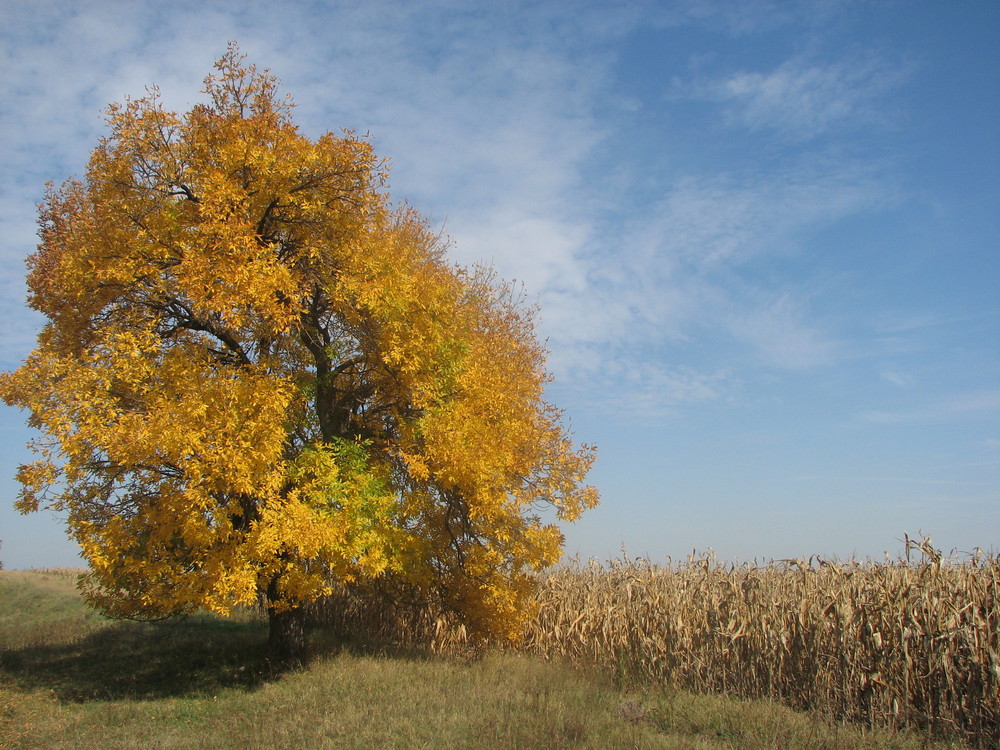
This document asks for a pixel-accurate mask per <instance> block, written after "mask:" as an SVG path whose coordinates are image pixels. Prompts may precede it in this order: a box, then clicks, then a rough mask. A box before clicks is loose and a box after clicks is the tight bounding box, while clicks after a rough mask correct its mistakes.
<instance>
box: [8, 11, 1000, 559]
mask: <svg viewBox="0 0 1000 750" xmlns="http://www.w3.org/2000/svg"><path fill="white" fill-rule="evenodd" d="M237 6H239V9H238V10H237V9H236V8H237ZM230 40H235V41H237V42H238V43H239V45H240V48H241V49H242V51H243V52H244V53H246V55H247V59H248V62H252V63H254V64H256V65H258V66H259V67H262V68H263V67H266V68H269V69H270V70H271V71H272V72H273V73H274V74H275V75H277V76H278V77H279V78H280V79H281V81H282V87H283V90H284V91H287V92H289V93H290V94H291V95H292V96H293V98H294V101H295V102H296V104H297V107H296V110H295V118H296V121H297V123H298V124H299V126H300V128H301V130H302V131H303V132H304V133H305V134H307V135H309V136H310V137H318V136H319V135H321V134H322V133H325V132H327V131H331V130H332V131H340V130H341V129H351V130H354V131H356V132H357V133H359V134H368V135H369V136H370V137H371V139H372V142H373V143H374V145H375V148H376V150H377V152H378V153H379V154H380V155H381V156H384V157H387V158H388V159H390V161H391V165H392V176H391V180H390V193H391V195H392V197H393V199H394V200H396V201H403V200H405V201H407V202H408V203H409V204H410V205H411V206H413V207H414V208H416V209H417V210H418V211H420V212H421V213H422V214H423V215H424V216H425V217H427V218H428V220H429V221H430V222H431V224H432V225H433V226H435V227H439V228H441V229H442V230H443V231H444V232H445V233H446V234H447V235H448V236H450V237H451V239H452V240H453V247H452V250H451V257H452V258H453V259H454V261H455V262H456V263H460V264H464V265H472V264H474V263H488V264H492V265H493V266H494V267H495V268H496V269H497V271H498V272H499V274H500V276H502V277H504V278H507V279H516V280H518V281H519V282H520V283H522V284H523V286H524V290H525V293H526V294H527V296H528V298H529V299H530V300H532V301H537V303H538V305H539V307H540V315H539V330H538V332H539V336H540V337H542V338H543V339H545V340H546V341H547V347H548V349H549V352H550V355H549V360H548V364H549V368H550V370H551V371H552V373H553V375H554V378H555V379H554V382H553V383H552V385H551V386H550V387H549V390H548V399H549V400H550V401H551V402H553V403H555V404H556V405H558V406H559V407H561V408H562V409H564V410H565V415H566V420H567V422H568V423H569V424H570V425H571V428H572V431H573V433H574V436H575V439H576V440H577V441H578V442H582V443H593V444H596V445H597V447H598V450H599V458H598V460H597V463H596V464H595V466H594V469H593V471H592V472H591V475H590V481H591V482H592V483H593V484H595V485H596V486H597V487H598V489H599V490H600V491H601V495H602V503H601V505H600V506H599V507H598V508H597V509H595V510H593V511H590V512H589V513H587V514H585V515H584V517H583V518H582V519H581V520H580V521H578V522H577V523H575V524H571V525H568V526H566V527H565V528H564V533H565V536H566V547H565V548H566V553H567V555H569V556H578V557H580V558H583V559H588V558H596V559H598V560H607V559H612V558H618V557H619V556H621V555H622V554H625V555H627V556H630V557H637V556H646V557H649V558H650V559H652V560H653V561H665V560H667V559H668V558H669V559H673V560H678V559H683V558H684V557H685V556H687V555H689V554H691V553H692V552H693V551H698V552H699V553H702V552H707V551H709V550H711V551H713V552H714V553H715V554H716V555H717V556H718V557H719V558H720V559H723V560H736V559H738V560H743V561H749V560H759V561H766V560H769V559H780V558H789V557H800V556H809V555H814V554H815V555H820V556H822V557H824V558H838V559H847V558H851V557H856V558H862V559H863V558H881V557H882V555H883V554H884V553H886V552H888V553H889V554H891V555H893V556H895V555H897V554H899V553H901V552H902V548H903V544H902V541H901V540H902V539H903V535H904V534H909V535H910V536H911V537H913V536H916V535H918V534H919V533H921V532H922V533H924V534H927V535H930V536H931V537H932V538H933V540H934V543H935V545H936V546H938V547H939V548H942V549H944V550H945V551H946V552H947V551H950V550H956V551H959V552H967V551H971V550H972V549H974V548H975V547H980V548H982V549H984V550H986V551H993V552H1000V283H998V281H1000V41H998V40H1000V3H997V2H995V1H994V0H988V1H979V2H977V1H975V0H963V1H962V2H952V1H950V0H949V1H944V0H942V1H938V2H935V1H934V0H923V1H922V2H908V1H902V0H900V1H899V2H893V1H892V0H884V1H882V2H851V1H849V0H813V1H810V2H795V1H794V0H787V1H785V2H769V1H767V0H705V1H699V0H662V1H660V2H614V1H611V0H604V1H601V2H588V1H587V0H579V1H569V0H552V1H550V0H535V1H534V2H503V1H502V0H498V1H495V2H486V1H485V0H484V1H481V2H471V1H470V2H466V1H463V0H435V1H428V2H403V1H401V0H400V1H399V2H390V1H388V0H386V1H384V2H383V1H381V0H370V1H369V2H355V1H351V2H296V1H295V0H292V1H289V2H280V3H279V2H266V3H258V2H248V3H240V4H236V3H228V2H213V1H212V0H209V1H206V0H198V1H197V2H189V1H187V0H178V1H176V2H171V3H161V2H144V1H136V2H115V1H114V0H102V1H101V2H87V1H85V0H81V1H78V2H73V3H68V2H46V1H45V0H30V1H28V2H24V1H21V0H3V1H2V2H0V66H2V69H0V72H2V75H0V143H2V144H3V145H2V147H0V321H2V323H0V370H10V369H14V368H16V367H17V366H18V365H19V363H20V362H21V361H22V360H23V358H24V357H25V356H26V355H27V354H28V352H29V351H30V350H31V349H32V348H33V345H34V340H35V336H36V335H37V333H38V330H39V327H40V324H41V319H40V317H39V316H38V315H37V314H35V313H33V312H32V311H30V310H28V309H27V308H26V307H25V305H24V300H25V294H26V292H25V287H24V273H25V268H24V258H25V257H26V256H27V255H28V254H30V253H31V252H33V251H34V249H35V245H36V242H37V238H36V236H35V230H36V208H35V204H36V203H37V202H38V201H39V200H40V199H41V197H42V193H43V189H44V184H45V182H46V181H49V180H51V181H53V182H55V183H57V184H58V183H60V182H62V181H63V180H65V179H67V178H68V177H71V176H74V175H75V176H81V175H82V174H83V171H84V167H85V164H86V161H87V158H88V156H89V153H90V151H91V149H92V148H93V147H94V146H95V145H96V143H97V141H98V139H99V138H100V137H101V136H102V135H103V134H104V133H105V123H104V120H103V111H104V109H105V107H106V106H107V105H108V104H109V103H111V102H119V101H123V100H124V98H125V97H127V96H131V97H139V96H142V95H143V94H144V93H145V87H146V86H148V85H150V84H156V85H157V86H158V87H159V88H160V91H161V93H162V97H163V100H164V103H165V105H166V106H167V107H168V108H170V109H174V110H176V111H181V112H183V111H187V110H188V109H189V108H190V107H191V106H192V105H193V104H195V103H197V102H199V101H201V100H202V94H201V93H200V92H201V89H202V86H203V79H204V77H205V76H206V75H207V74H208V73H210V72H211V71H212V63H213V61H214V60H216V59H217V58H219V57H220V56H221V55H222V54H223V53H224V52H225V50H226V45H227V42H229V41H230ZM24 418H25V415H24V414H22V413H21V412H19V411H18V410H16V409H13V408H10V407H7V406H5V405H2V404H0V540H2V547H0V561H2V563H3V565H4V567H6V568H8V569H23V568H31V567H47V566H71V565H80V564H81V561H80V560H79V558H78V557H77V553H76V548H75V546H74V545H73V544H72V543H71V542H70V541H68V539H67V537H66V534H65V530H64V527H63V526H62V523H61V521H60V519H59V518H57V517H54V516H53V515H52V514H50V513H45V512H43V513H38V514H33V515H30V516H21V515H19V514H18V513H17V512H16V511H14V510H13V508H12V505H11V504H12V502H13V500H14V499H15V498H16V495H17V484H16V482H15V481H14V478H13V477H14V474H15V472H16V470H17V466H18V465H19V464H20V463H24V462H26V461H29V460H31V453H30V452H29V451H28V449H27V448H26V447H25V443H26V442H27V441H28V440H29V439H30V437H31V435H30V433H29V431H28V429H27V428H26V427H25V425H24Z"/></svg>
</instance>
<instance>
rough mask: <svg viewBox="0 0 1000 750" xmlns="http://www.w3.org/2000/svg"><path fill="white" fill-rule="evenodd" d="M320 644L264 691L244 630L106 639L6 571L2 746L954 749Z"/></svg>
mask: <svg viewBox="0 0 1000 750" xmlns="http://www.w3.org/2000/svg"><path fill="white" fill-rule="evenodd" d="M318 635H319V636H320V637H318V638H317V639H316V640H317V648H316V656H315V658H314V659H313V661H312V662H311V663H310V665H309V666H308V667H307V668H305V669H302V670H299V671H295V672H290V673H285V674H274V673H273V672H272V671H271V670H270V669H269V668H268V664H267V662H266V659H265V656H264V654H265V651H264V645H265V640H266V632H265V627H264V625H263V623H260V622H257V621H254V620H253V619H252V618H245V619H244V620H242V621H234V620H222V619H219V618H215V617H210V616H198V617H192V618H188V619H187V620H184V621H182V622H179V623H171V624H163V625H140V624H137V623H111V622H108V621H106V620H103V619H102V618H100V617H99V616H97V615H96V614H94V613H93V612H90V611H89V610H88V609H87V608H86V607H85V606H84V605H83V603H82V601H81V600H80V598H79V596H78V595H77V594H76V592H75V590H74V587H73V579H72V577H71V576H69V575H67V574H65V573H37V572H32V573H16V572H0V747H5V748H6V747H10V748H50V747H52V748H59V747H65V748H74V749H80V750H86V749H87V748H112V749H113V748H142V749H143V750H151V749H153V748H202V747H213V748H366V749H368V748H491V749H493V748H497V749H500V750H502V749H503V748H630V749H631V748H637V747H638V748H690V749H692V750H693V749H695V748H733V749H746V750H751V749H757V748H760V749H763V748H789V749H790V750H795V749H796V748H801V749H805V748H809V749H813V748H828V749H830V750H841V749H842V750H853V749H854V748H873V749H885V750H888V749H889V748H899V750H905V749H906V748H932V747H933V748H945V747H960V745H957V744H955V745H948V744H943V743H941V744H936V745H935V744H929V743H928V744H923V742H922V738H920V737H913V736H904V735H892V734H889V733H879V734H864V733H861V732H859V731H857V730H855V729H852V728H845V727H838V726H836V725H833V724H830V723H827V722H823V721H821V720H820V719H818V718H816V717H812V716H808V715H805V714H800V713H795V712H792V711H790V710H788V709H786V708H783V707H781V706H777V705H775V704H771V703H764V702H760V703H754V702H741V701H736V700H732V699H729V698H726V697H724V696H696V695H691V694H688V693H684V692H679V691H675V690H670V689H666V688H657V687H652V686H642V685H633V686H623V685H619V684H615V682H614V681H612V680H610V679H608V678H604V677H601V676H598V675H596V674H587V673H585V672H581V671H580V670H577V669H573V668H571V667H569V666H566V665H561V664H554V663H547V662H542V661H539V660H536V659H532V658H529V657H526V656H522V655H517V654H497V653H491V654H487V655H485V656H482V657H477V658H445V657H434V656H430V655H428V654H424V653H420V652H414V651H410V652H401V651H399V650H394V649H391V648H384V649H377V648H365V649H360V648H357V647H355V648H347V647H345V646H340V645H338V644H337V643H335V642H333V640H332V639H329V638H324V637H322V635H321V634H318Z"/></svg>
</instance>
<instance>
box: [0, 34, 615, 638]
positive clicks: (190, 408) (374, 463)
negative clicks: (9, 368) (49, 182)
mask: <svg viewBox="0 0 1000 750" xmlns="http://www.w3.org/2000/svg"><path fill="white" fill-rule="evenodd" d="M216 68H217V72H216V73H215V74H214V75H212V76H209V77H208V78H207V79H206V93H207V94H208V97H209V102H210V103H208V104H204V105H198V106H196V107H194V108H193V109H192V110H191V111H190V112H188V113H186V114H184V115H179V114H176V113H173V112H168V111H166V110H165V109H164V108H163V106H162V104H161V102H160V100H159V97H158V94H157V92H156V90H155V89H153V90H152V91H151V93H150V94H149V95H148V96H147V97H144V98H141V99H136V100H129V101H126V102H125V103H124V104H122V105H115V106H112V107H111V108H110V109H109V111H108V125H109V128H110V134H109V135H108V137H107V138H105V139H103V140H102V141H101V142H100V143H99V145H98V146H97V148H96V149H95V150H94V152H93V154H92V156H91V159H90V162H89V165H88V168H87V173H86V176H85V177H84V179H83V180H80V181H73V180H71V181H67V182H66V183H65V184H64V185H62V186H61V187H59V188H54V187H51V186H50V187H49V189H48V191H47V194H46V198H45V201H44V203H43V204H42V207H41V210H40V218H39V223H40V236H41V243H40V245H39V248H38V251H37V252H36V253H35V254H34V255H32V256H31V257H30V258H29V260H28V267H29V274H28V285H29V290H30V297H29V304H30V305H31V306H32V307H34V308H35V309H37V310H39V311H40V312H42V313H43V314H44V315H45V316H46V318H47V320H48V322H47V324H46V326H45V328H44V330H43V331H42V332H41V334H40V335H39V339H38V346H37V348H36V349H35V351H34V352H32V354H31V355H30V356H29V357H28V358H27V360H26V361H25V363H24V364H23V366H22V367H21V368H20V369H18V370H17V371H16V372H13V373H4V374H3V377H2V380H0V396H2V397H3V399H4V400H5V401H6V402H7V403H8V404H12V405H15V406H19V407H22V408H25V409H27V410H28V411H29V413H30V423H31V424H32V425H33V426H35V427H37V428H38V429H39V430H40V432H41V434H42V435H43V437H42V438H41V439H40V440H39V441H37V442H36V443H35V444H34V449H35V450H36V451H37V452H38V453H39V456H40V458H39V460H38V461H36V462H34V463H31V464H28V465H26V466H24V467H22V469H21V471H20V474H19V476H18V478H19V480H20V482H21V483H22V485H23V492H22V496H21V499H20V500H19V504H18V507H19V508H20V509H21V510H22V511H30V510H35V509H37V508H39V507H56V508H61V509H65V510H66V511H68V519H69V526H70V530H71V532H72V534H73V535H74V537H75V538H76V539H77V541H78V542H79V543H80V544H81V546H82V548H83V550H84V554H85V555H86V557H87V558H88V560H89V561H90V564H91V573H90V576H89V579H88V582H87V584H86V590H87V593H88V595H89V596H90V598H91V600H92V601H93V602H95V603H96V604H98V605H100V606H101V607H103V608H104V609H106V610H107V611H109V612H111V613H113V614H118V615H127V616H137V615H144V616H160V615H167V614H171V613H177V612H184V611H190V610H193V609H196V608H199V607H208V608H210V609H214V610H216V611H219V612H227V611H228V610H229V609H230V608H231V607H233V606H234V605H237V604H242V603H247V602H250V601H253V600H255V599H256V598H257V597H258V596H259V595H262V594H263V595H266V596H267V597H268V598H269V600H270V605H271V607H272V609H273V610H274V611H276V612H277V611H281V610H284V609H288V608H294V607H296V606H298V605H300V604H302V603H305V602H308V601H311V600H313V599H315V598H316V597H318V596H321V595H323V594H324V593H327V592H329V590H330V586H331V584H333V583H344V582H347V583H351V582H354V581H367V582H369V583H370V582H372V581H376V580H377V581H380V582H381V584H382V588H383V589H393V588H402V589H404V590H406V591H408V592H414V591H417V592H423V593H424V594H429V593H431V592H444V593H443V594H441V597H442V599H443V600H444V602H445V603H446V604H447V605H448V606H450V607H452V608H453V609H455V610H456V611H458V612H460V613H462V614H463V615H464V616H465V617H466V619H467V621H468V622H469V623H471V624H472V625H473V626H474V627H475V628H479V629H481V630H484V631H488V632H493V633H500V634H512V633H516V632H518V631H519V629H520V626H521V623H522V620H523V616H524V607H525V602H526V600H527V597H528V595H529V593H530V585H529V578H528V576H527V572H528V571H530V570H537V569H540V568H542V567H545V566H546V565H550V564H552V563H553V562H554V561H555V560H556V559H557V558H558V556H559V552H560V548H561V544H562V536H561V534H560V533H559V531H558V529H556V528H554V527H551V526H547V525H544V524H543V523H542V522H541V521H540V520H539V519H538V518H537V517H536V516H535V514H534V511H533V508H535V507H537V506H539V505H549V506H551V507H554V508H555V510H556V512H557V514H558V515H559V517H560V518H561V519H563V520H573V519H575V518H576V517H577V516H578V515H579V514H580V513H581V512H582V511H583V510H585V509H586V508H589V507H592V506H593V505H595V504H596V502H597V494H596V492H595V490H594V489H593V488H591V487H587V486H584V484H583V481H584V477H585V474H586V472H587V470H588V469H589V467H590V465H591V463H592V461H593V458H594V451H593V449H592V448H589V447H586V446H585V447H583V448H577V447H576V446H574V445H573V444H572V442H571V440H570V439H569V437H568V436H567V434H566V431H565V428H564V427H563V426H562V424H561V413H560V412H559V411H558V410H556V409H554V408H552V407H551V406H549V405H548V404H546V403H545V401H544V400H543V394H542V390H543V386H544V384H545V382H546V381H547V379H548V375H547V373H546V370H545V362H544V359H545V352H544V350H543V349H542V348H541V346H540V345H539V343H538V341H537V339H536V337H535V334H534V323H533V314H534V310H533V309H531V308H528V307H525V306H524V305H523V304H522V303H521V301H520V299H519V298H518V295H517V294H516V290H515V289H513V288H512V287H511V286H510V285H507V284H504V283H501V282H499V281H498V280H497V279H496V278H495V277H494V276H493V274H492V272H491V271H490V270H489V269H483V268H474V269H462V268H456V267H454V266H452V265H450V264H449V263H448V262H447V260H446V258H445V254H444V247H443V245H442V243H441V241H440V239H439V237H437V236H436V235H435V234H433V233H432V232H431V231H430V230H429V228H428V227H427V226H426V224H425V222H424V221H423V220H422V219H421V218H420V217H419V216H418V215H417V214H416V213H415V212H413V211H412V210H409V209H405V208H403V209H398V208H393V206H392V205H391V204H390V203H389V201H388V197H387V194H386V193H385V190H384V183H385V180H386V173H385V168H384V164H383V163H382V162H380V161H379V160H378V159H377V158H376V156H375V155H374V153H373V151H372V148H371V146H370V144H369V143H368V142H367V141H365V140H363V139H359V138H356V137H355V136H354V135H353V134H351V133H345V134H343V135H341V136H336V135H333V134H327V135H324V136H322V137H320V138H319V139H318V140H315V141H313V140H310V139H308V138H306V137H305V136H303V135H302V134H301V133H299V131H298V129H297V128H296V126H295V125H294V123H293V122H292V119H291V104H290V103H289V102H287V101H285V100H281V99H279V98H278V95H277V84H276V81H275V79H274V78H273V77H272V76H271V75H270V74H268V73H267V72H266V71H265V72H258V71H257V70H256V69H255V68H254V67H253V66H244V65H243V63H242V57H241V56H240V55H239V54H238V51H237V50H236V49H235V47H233V48H231V49H230V51H229V53H227V54H226V55H225V56H224V57H223V58H222V59H221V60H220V61H219V62H218V63H217V65H216Z"/></svg>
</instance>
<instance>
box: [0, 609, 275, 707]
mask: <svg viewBox="0 0 1000 750" xmlns="http://www.w3.org/2000/svg"><path fill="white" fill-rule="evenodd" d="M266 646H267V626H266V624H264V623H260V622H253V621H249V622H241V621H234V620H226V619H223V618H220V617H215V616H213V615H207V614H199V615H194V616H192V617H188V618H184V619H183V620H179V621H168V622H165V623H158V624H149V623H133V622H119V623H109V624H108V625H107V626H106V627H104V628H102V629H100V630H97V631H95V632H93V633H90V634H89V635H87V636H85V637H83V638H81V639H79V640H76V641H73V642H71V643H60V644H44V645H34V646H25V647H22V648H18V649H10V650H4V651H0V680H2V681H4V682H8V681H9V682H13V683H14V684H15V685H17V686H19V687H21V688H22V689H26V690H32V691H34V690H40V689H41V690H51V691H52V692H53V693H55V695H56V697H57V698H58V699H59V700H61V701H73V702H83V701H93V700H122V699H131V700H143V699H158V698H173V697H185V696H197V695H211V694H215V693H217V692H218V691H219V690H220V689H225V688H243V689H248V690H249V689H254V688H255V687H258V686H260V685H261V684H262V683H264V682H266V681H268V680H271V679H274V678H276V677H278V676H280V674H281V670H278V669H274V668H272V667H271V665H270V663H269V662H268V660H267V651H266Z"/></svg>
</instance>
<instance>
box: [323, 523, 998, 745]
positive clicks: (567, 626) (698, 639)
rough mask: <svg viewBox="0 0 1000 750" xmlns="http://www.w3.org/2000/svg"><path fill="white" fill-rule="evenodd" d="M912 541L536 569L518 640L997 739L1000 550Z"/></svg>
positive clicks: (460, 633) (425, 640)
mask: <svg viewBox="0 0 1000 750" xmlns="http://www.w3.org/2000/svg"><path fill="white" fill-rule="evenodd" d="M905 550H906V551H905V555H904V556H903V557H901V558H899V559H896V560H889V559H886V560H885V561H883V562H872V561H868V562H858V561H850V562H833V561H825V560H819V559H817V558H815V557H814V558H812V559H809V560H805V559H802V560H782V561H777V562H773V563H771V564H768V565H757V564H743V565H733V564H723V563H719V562H718V561H716V560H715V559H714V558H713V557H711V556H702V557H691V558H689V559H688V560H686V561H684V562H682V563H679V564H677V563H675V564H668V565H665V566H658V565H654V564H652V563H650V562H649V561H646V560H642V559H639V560H631V561H629V560H622V561H618V562H612V563H610V564H608V565H598V564H595V563H591V564H588V565H580V564H575V565H570V566H568V567H564V568H562V569H559V570H557V571H554V572H552V573H550V574H548V575H546V576H544V577H542V578H541V579H540V581H539V590H538V595H537V600H538V602H537V603H538V611H537V614H536V616H535V617H534V619H532V620H531V621H530V622H529V624H528V627H527V629H526V632H525V637H524V640H523V643H522V644H521V649H522V650H523V651H525V652H528V653H531V654H534V655H540V656H543V657H545V658H548V659H559V660H569V661H571V662H573V663H575V664H578V665H584V666H587V667H596V668H598V669H601V670H603V671H605V672H610V673H612V674H614V675H616V676H617V677H618V678H620V679H622V680H623V681H624V682H626V683H630V684H640V683H645V684H668V685H673V686H677V687H681V688H684V689H686V690H691V691H695V692H697V693H715V694H720V693H722V694H728V695H734V696H738V697H741V698H747V699H765V700H773V701H779V702H781V703H783V704H785V705H787V706H790V707H792V708H794V709H799V710H808V711H811V712H815V713H818V714H820V715H823V716H826V717H828V718H830V719H834V720H837V721H842V722H848V723H854V724H860V725H861V726H863V727H867V728H870V729H874V728H887V729H890V730H897V729H912V730H916V731H920V732H925V733H928V734H929V735H933V736H939V737H952V738H954V737H958V738H962V739H963V740H964V741H966V742H968V743H969V744H971V745H973V746H978V747H998V746H1000V606H998V599H1000V596H998V594H1000V555H997V556H984V555H982V554H981V553H980V554H977V555H967V556H965V557H964V558H963V559H961V560H956V559H946V558H944V557H943V556H942V554H941V553H940V551H938V550H936V549H934V547H933V546H932V545H931V542H930V539H929V538H924V539H922V540H919V541H917V540H911V539H909V538H907V539H906V548H905ZM316 613H317V616H318V619H319V621H321V622H324V623H326V624H332V625H334V627H335V628H336V630H337V631H338V632H339V633H340V634H341V635H342V636H351V635H353V634H359V633H364V634H366V635H367V636H369V637H372V638H373V639H375V640H377V641H388V642H396V643H405V644H407V645H411V646H421V645H429V646H430V647H431V649H432V650H434V651H437V652H446V653H447V652H455V651H456V650H461V649H462V648H467V647H468V645H469V644H468V643H467V640H466V638H465V633H464V630H463V629H462V628H461V626H460V624H458V623H456V622H454V621H453V620H449V619H448V618H447V617H446V616H443V615H432V614H430V613H428V612H427V611H424V610H419V609H413V608H409V607H405V606H396V605H392V604H388V603H384V602H383V603H375V604H373V603H372V601H371V600H370V599H368V600H365V599H358V598H355V597H352V596H350V595H349V594H347V593H346V592H342V593H341V594H339V595H337V596H334V597H331V598H330V599H328V600H326V601H325V602H322V603H321V604H320V605H319V606H318V608H317V611H316Z"/></svg>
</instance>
